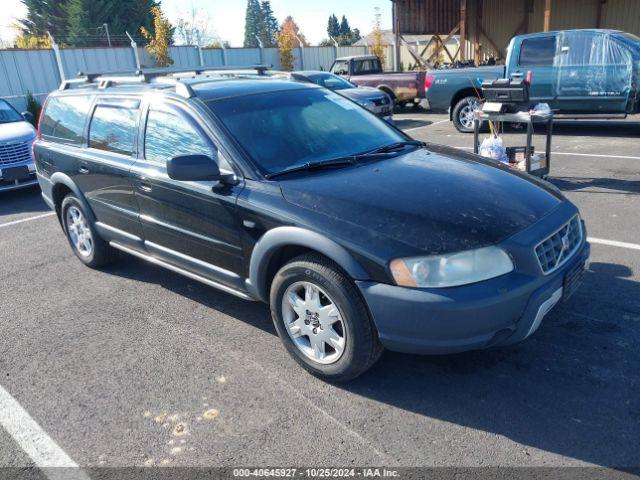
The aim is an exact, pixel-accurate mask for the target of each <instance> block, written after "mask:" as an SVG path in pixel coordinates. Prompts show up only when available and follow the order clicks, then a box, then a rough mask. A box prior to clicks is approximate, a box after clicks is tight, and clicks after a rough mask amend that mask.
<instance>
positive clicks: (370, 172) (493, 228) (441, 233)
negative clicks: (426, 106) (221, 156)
mask: <svg viewBox="0 0 640 480" xmlns="http://www.w3.org/2000/svg"><path fill="white" fill-rule="evenodd" d="M281 188H282V191H283V195H284V197H285V199H286V200H287V201H288V202H290V203H292V204H295V205H297V206H299V207H302V208H305V209H308V210H311V211H313V212H315V213H317V214H322V215H325V216H327V217H330V219H331V220H333V221H334V222H333V223H332V224H334V225H337V226H338V228H340V227H339V225H340V224H345V223H346V224H349V225H350V226H351V227H353V228H340V231H336V232H325V233H327V234H329V235H330V234H332V233H334V234H335V235H337V236H342V235H345V232H350V233H349V235H350V236H354V237H355V236H357V235H358V233H357V232H358V231H360V232H361V233H365V232H363V231H362V229H363V228H364V229H365V230H366V235H361V240H362V239H364V238H365V237H366V238H369V239H370V238H379V237H384V238H387V239H393V240H395V241H397V242H400V243H402V244H405V245H406V246H410V247H412V249H409V250H411V251H415V252H416V253H417V252H420V253H425V254H440V253H447V252H454V251H461V250H467V249H471V248H479V247H483V246H487V245H492V244H496V243H499V242H501V241H502V240H505V239H507V238H509V237H510V236H512V235H514V234H516V233H517V232H519V231H521V230H523V229H525V228H526V227H528V226H529V225H531V224H532V223H534V222H536V221H538V220H539V219H541V218H542V217H543V216H545V215H546V214H547V213H549V212H550V211H551V210H553V209H554V208H555V207H557V206H558V205H559V204H560V203H561V202H562V201H563V200H564V197H563V196H562V194H561V193H560V191H559V190H557V189H556V188H555V187H553V186H552V185H550V184H547V183H546V182H543V181H541V180H538V179H535V178H533V177H529V176H528V175H527V176H525V175H524V174H521V173H519V172H516V171H514V170H512V169H511V168H510V167H508V166H504V165H501V164H498V163H496V162H493V161H490V160H486V159H482V158H480V157H478V156H475V155H472V154H469V153H465V152H461V151H460V150H455V149H452V148H450V147H442V146H432V145H429V147H428V149H419V150H416V151H413V152H411V153H408V154H405V155H402V156H398V157H395V158H392V159H387V160H379V161H370V162H367V163H364V164H362V165H360V166H354V167H347V168H342V169H337V170H324V171H319V172H313V173H309V174H301V175H299V176H295V177H294V176H291V177H289V178H286V179H282V182H281ZM348 240H349V241H351V242H357V241H358V239H357V238H349V239H348ZM414 249H415V250H414Z"/></svg>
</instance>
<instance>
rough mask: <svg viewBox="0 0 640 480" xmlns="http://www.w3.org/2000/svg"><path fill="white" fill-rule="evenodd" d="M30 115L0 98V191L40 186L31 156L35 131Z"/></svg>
mask: <svg viewBox="0 0 640 480" xmlns="http://www.w3.org/2000/svg"><path fill="white" fill-rule="evenodd" d="M31 119H32V116H31V113H30V112H24V113H22V114H20V113H18V111H17V110H16V109H15V108H13V106H12V105H11V104H10V103H9V102H7V101H6V100H2V99H0V192H3V191H6V190H15V189H18V188H25V187H29V186H33V185H37V183H38V180H37V179H36V174H35V165H34V163H33V157H32V153H31V147H32V144H33V140H34V139H35V137H36V130H35V129H34V128H33V126H32V125H31V124H30V123H29V122H30V121H31Z"/></svg>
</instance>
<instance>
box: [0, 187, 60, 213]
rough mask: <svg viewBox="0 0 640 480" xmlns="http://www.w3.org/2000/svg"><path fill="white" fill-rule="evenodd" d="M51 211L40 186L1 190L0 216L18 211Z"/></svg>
mask: <svg viewBox="0 0 640 480" xmlns="http://www.w3.org/2000/svg"><path fill="white" fill-rule="evenodd" d="M48 211H50V209H49V207H48V206H47V204H46V203H44V200H43V199H42V195H41V192H40V187H39V186H37V185H36V186H33V187H29V188H24V189H20V190H9V191H6V192H0V217H2V216H4V215H14V214H16V213H42V212H48Z"/></svg>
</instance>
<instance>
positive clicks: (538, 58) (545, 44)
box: [520, 36, 556, 66]
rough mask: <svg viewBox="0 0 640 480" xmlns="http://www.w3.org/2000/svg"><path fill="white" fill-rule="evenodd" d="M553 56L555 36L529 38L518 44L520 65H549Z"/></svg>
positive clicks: (554, 53)
mask: <svg viewBox="0 0 640 480" xmlns="http://www.w3.org/2000/svg"><path fill="white" fill-rule="evenodd" d="M555 56H556V37H555V36H549V37H540V38H529V39H526V40H523V42H522V45H521V46H520V65H530V66H536V65H537V66H551V65H553V59H554V57H555Z"/></svg>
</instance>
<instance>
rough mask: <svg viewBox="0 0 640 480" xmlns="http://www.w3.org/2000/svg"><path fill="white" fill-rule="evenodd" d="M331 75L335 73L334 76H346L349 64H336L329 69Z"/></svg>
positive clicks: (342, 62)
mask: <svg viewBox="0 0 640 480" xmlns="http://www.w3.org/2000/svg"><path fill="white" fill-rule="evenodd" d="M331 73H335V74H336V75H348V74H349V63H348V62H344V61H341V62H336V63H335V65H334V66H333V68H332V69H331Z"/></svg>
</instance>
